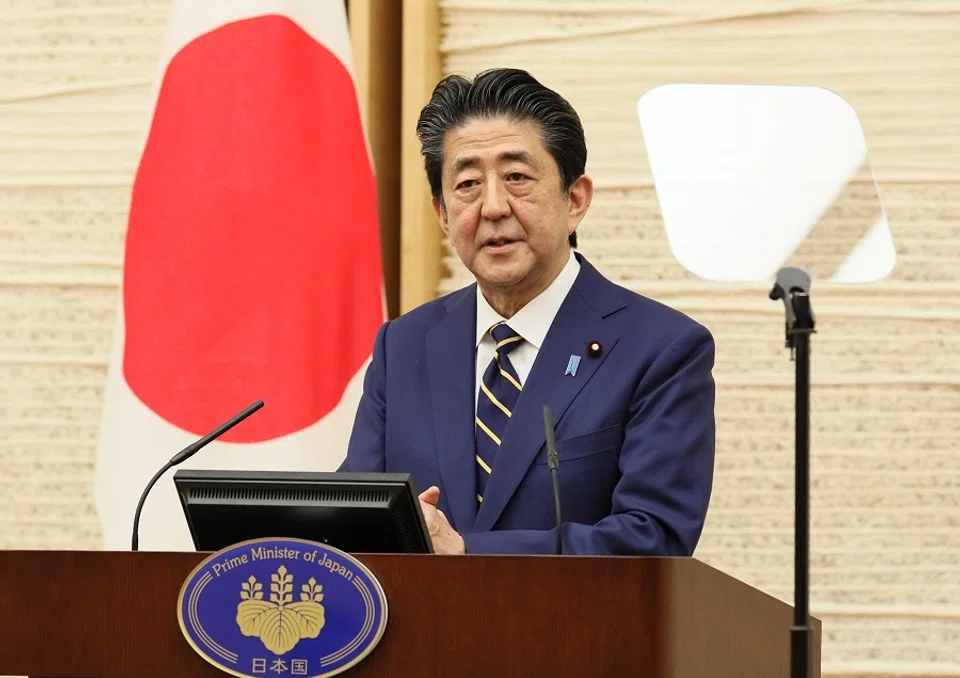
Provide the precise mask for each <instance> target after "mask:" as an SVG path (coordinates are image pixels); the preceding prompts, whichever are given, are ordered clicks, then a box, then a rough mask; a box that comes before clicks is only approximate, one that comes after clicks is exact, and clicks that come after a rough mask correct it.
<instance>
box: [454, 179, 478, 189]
mask: <svg viewBox="0 0 960 678" xmlns="http://www.w3.org/2000/svg"><path fill="white" fill-rule="evenodd" d="M476 184H477V182H476V181H475V180H473V179H467V180H466V181H461V182H460V183H459V184H457V190H459V189H461V188H473V187H474V186H476Z"/></svg>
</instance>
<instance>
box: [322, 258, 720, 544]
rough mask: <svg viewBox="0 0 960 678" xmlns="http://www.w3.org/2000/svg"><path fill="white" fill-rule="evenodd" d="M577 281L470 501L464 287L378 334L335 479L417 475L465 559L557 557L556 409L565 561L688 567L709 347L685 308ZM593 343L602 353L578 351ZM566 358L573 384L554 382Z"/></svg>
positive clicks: (470, 340)
mask: <svg viewBox="0 0 960 678" xmlns="http://www.w3.org/2000/svg"><path fill="white" fill-rule="evenodd" d="M576 256H577V258H578V260H579V261H580V266H581V268H580V272H579V273H578V275H577V279H576V282H575V283H574V285H573V288H572V289H571V290H570V293H569V294H568V295H567V297H566V299H565V300H564V302H563V304H562V306H561V307H560V310H559V312H558V313H557V316H556V318H555V319H554V322H553V324H552V325H551V327H550V330H549V332H548V333H547V336H546V338H545V340H544V342H543V345H542V346H541V348H540V351H539V353H538V354H537V358H536V361H535V362H534V365H533V367H532V369H531V372H530V374H529V376H528V377H527V379H526V381H525V382H524V385H523V391H522V393H521V395H520V399H519V401H518V403H517V405H516V407H515V408H514V411H513V417H512V418H511V419H510V423H509V424H508V426H507V429H506V431H505V434H504V436H503V443H502V445H501V447H500V450H499V452H498V453H497V457H496V461H495V464H494V466H493V468H492V473H491V476H490V479H489V481H488V484H487V488H486V492H485V493H484V500H483V503H482V504H480V505H479V507H478V505H477V503H478V502H477V492H476V480H475V469H474V464H475V463H476V462H475V461H474V454H475V448H474V440H475V437H474V436H475V434H474V430H475V426H474V411H475V410H474V393H475V388H476V385H475V383H474V382H475V381H476V378H475V349H476V346H475V342H476V331H475V325H476V294H477V286H476V284H472V285H470V286H469V287H466V288H464V289H462V290H459V291H457V292H454V293H452V294H449V295H446V296H444V297H441V298H439V299H436V300H434V301H431V302H429V303H427V304H424V305H423V306H420V307H419V308H416V309H414V310H413V311H410V312H409V313H406V314H404V315H402V316H400V317H399V318H396V319H394V320H392V321H389V322H387V323H385V324H384V325H383V326H381V328H380V330H379V332H378V333H377V337H376V341H375V343H374V348H373V357H372V361H371V363H370V365H369V367H368V368H367V372H366V374H365V377H364V386H363V395H362V397H361V400H360V405H359V409H358V412H357V417H356V421H355V424H354V429H353V433H352V435H351V438H350V444H349V448H348V452H347V456H346V459H345V461H344V462H343V464H342V465H341V467H340V470H343V471H380V472H382V471H389V472H405V473H411V474H412V475H413V479H414V482H415V485H416V488H417V491H422V490H424V489H426V488H427V487H429V486H431V485H436V486H437V487H439V488H440V502H439V504H438V508H439V509H440V510H441V511H443V513H444V515H446V517H447V519H448V520H449V521H450V524H451V526H452V527H453V529H455V530H456V531H457V532H459V533H460V534H461V536H462V537H463V538H464V541H465V543H466V549H467V553H553V552H554V550H555V542H556V532H555V529H554V525H555V522H556V521H555V513H554V501H553V489H552V484H551V479H550V471H549V468H548V466H547V456H546V451H545V448H546V446H545V435H544V424H543V405H544V404H546V403H549V404H550V405H551V406H552V408H553V416H554V422H555V431H556V434H555V438H556V444H557V453H558V456H559V459H560V471H559V480H560V493H561V502H562V514H563V538H564V550H565V552H567V553H571V554H628V555H692V554H693V551H694V548H695V546H696V544H697V541H698V540H699V538H700V532H701V530H702V527H703V522H704V518H705V515H706V511H707V505H708V503H709V499H710V493H711V487H712V482H713V464H714V437H715V435H714V433H715V429H714V381H713V377H712V369H713V362H714V350H715V348H714V342H713V337H712V336H711V335H710V333H709V332H708V331H707V330H706V329H705V328H704V327H703V326H702V325H699V324H697V323H696V322H694V321H693V320H692V319H690V318H689V317H687V316H685V315H683V314H681V313H680V312H678V311H676V310H674V309H671V308H669V307H667V306H664V305H662V304H660V303H658V302H655V301H653V300H651V299H647V298H645V297H642V296H640V295H638V294H635V293H633V292H630V291H629V290H626V289H625V288H623V287H621V286H619V285H616V284H614V283H612V282H610V281H609V280H607V279H606V278H604V277H603V276H601V275H600V273H599V272H598V271H597V270H596V269H595V268H594V267H593V266H591V265H590V264H589V263H588V262H587V260H586V259H585V258H584V257H583V256H582V255H581V254H579V253H578V254H577V255H576ZM592 341H598V342H600V344H601V346H602V351H601V352H600V354H599V355H597V356H590V355H588V353H587V345H588V343H590V342H592ZM571 355H579V356H581V358H582V359H581V361H580V365H579V368H578V370H577V372H576V376H570V375H564V372H565V371H566V367H567V363H568V362H569V360H570V356H571Z"/></svg>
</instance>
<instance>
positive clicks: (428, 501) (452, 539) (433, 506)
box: [420, 486, 467, 556]
mask: <svg viewBox="0 0 960 678" xmlns="http://www.w3.org/2000/svg"><path fill="white" fill-rule="evenodd" d="M438 501H440V488H439V487H435V486H433V487H429V488H427V489H426V490H424V491H423V492H421V493H420V508H421V509H423V517H424V519H426V521H427V531H428V532H429V533H430V540H431V541H432V542H433V550H434V552H436V553H439V554H442V555H448V556H459V555H463V554H464V553H466V552H467V550H466V545H465V544H464V542H463V537H461V536H460V535H459V534H458V533H457V532H455V531H454V529H453V528H452V527H450V523H448V522H447V517H446V516H445V515H443V511H441V510H440V509H438V508H437V502H438Z"/></svg>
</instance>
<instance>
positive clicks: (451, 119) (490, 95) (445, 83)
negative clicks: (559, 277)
mask: <svg viewBox="0 0 960 678" xmlns="http://www.w3.org/2000/svg"><path fill="white" fill-rule="evenodd" d="M494 117H505V118H507V119H509V120H513V121H516V122H521V121H531V122H534V123H536V125H537V127H538V128H539V131H540V139H541V140H542V141H543V145H544V146H545V147H546V149H547V151H548V152H549V153H550V155H551V156H552V157H553V159H554V161H555V162H556V163H557V169H559V171H560V189H561V192H562V193H563V196H564V197H565V198H566V197H568V196H569V194H570V187H571V186H572V185H573V182H575V181H576V180H577V179H579V178H580V176H582V175H583V173H584V172H585V171H586V164H587V142H586V140H585V138H584V134H583V126H582V125H581V123H580V117H579V116H578V115H577V112H576V111H575V110H574V109H573V107H572V106H571V105H570V104H569V103H568V102H567V100H566V99H564V98H563V97H561V96H560V95H559V94H557V93H556V92H554V91H553V90H551V89H549V88H547V87H544V86H543V85H541V84H540V83H539V82H538V81H537V80H536V79H535V78H534V77H533V76H532V75H530V74H529V73H527V72H526V71H521V70H518V69H515V68H497V69H493V70H489V71H484V72H482V73H480V74H478V75H477V77H476V78H475V79H474V80H473V82H470V81H469V80H468V79H466V78H464V77H463V76H460V75H449V76H447V77H445V78H444V79H443V80H441V81H440V82H439V83H437V86H436V87H435V88H434V89H433V95H432V96H431V97H430V103H428V104H427V105H426V106H424V107H423V109H422V110H421V111H420V119H419V120H418V121H417V136H418V137H419V138H420V153H421V154H422V155H423V164H424V169H425V170H426V172H427V180H428V181H429V182H430V192H431V193H432V194H433V197H434V198H436V199H437V201H438V202H439V203H440V208H441V210H443V211H444V213H446V205H445V204H444V202H443V191H442V186H441V177H442V174H443V143H444V139H445V138H446V135H447V133H448V132H450V131H451V130H453V129H456V128H457V127H460V126H462V125H465V124H466V123H468V122H469V121H471V120H475V119H483V118H494ZM569 240H570V245H571V247H576V246H577V234H576V232H573V233H571V234H570V238H569Z"/></svg>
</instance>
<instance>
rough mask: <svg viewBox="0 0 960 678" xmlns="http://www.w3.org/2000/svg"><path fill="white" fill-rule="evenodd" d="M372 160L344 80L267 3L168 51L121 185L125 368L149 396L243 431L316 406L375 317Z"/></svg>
mask: <svg viewBox="0 0 960 678" xmlns="http://www.w3.org/2000/svg"><path fill="white" fill-rule="evenodd" d="M377 224H378V222H377V196H376V187H375V181H374V176H373V171H372V169H371V165H370V159H369V156H368V152H367V145H366V141H365V137H364V133H363V128H362V125H361V121H360V111H359V108H358V104H357V97H356V90H355V87H354V83H353V79H352V78H351V76H350V74H349V73H348V72H347V70H346V69H345V67H344V65H343V64H342V63H341V62H340V60H339V59H338V58H337V57H336V56H335V55H334V54H333V53H331V52H330V51H329V50H328V49H326V48H325V47H324V46H323V45H321V44H320V43H318V42H317V41H316V40H314V39H313V38H312V37H311V36H309V35H308V34H307V33H305V32H304V31H303V30H302V29H301V28H300V27H299V26H298V25H297V24H295V23H294V22H292V21H290V20H289V19H286V18H284V17H279V16H265V17H257V18H253V19H248V20H243V21H238V22H236V23H232V24H228V25H225V26H222V27H220V28H218V29H216V30H215V31H213V32H211V33H208V34H205V35H203V36H201V37H199V38H198V39H197V40H195V41H193V42H191V43H189V44H188V45H186V46H185V47H184V48H183V49H182V50H181V51H180V52H179V53H177V54H176V56H175V57H174V58H173V59H172V60H171V61H170V64H169V66H168V68H167V69H166V73H165V75H164V77H163V81H162V84H161V87H160V90H159V95H158V98H157V103H156V107H155V111H154V115H153V120H152V122H151V125H150V132H149V136H148V139H147V142H146V146H145V149H144V152H143V156H142V158H141V163H140V166H139V168H138V171H137V175H136V180H135V182H134V186H133V195H132V203H131V208H130V219H129V226H128V232H127V242H126V258H125V264H124V282H123V308H124V313H125V318H124V320H125V343H124V353H123V369H124V375H125V378H126V380H127V383H128V384H129V385H130V387H131V389H132V390H133V392H134V393H135V394H136V395H137V397H138V398H140V400H142V401H143V402H144V403H145V404H146V405H147V406H148V407H150V408H151V409H152V410H153V411H155V412H156V413H157V414H158V415H159V416H161V417H163V418H164V419H166V420H168V421H169V422H171V423H172V424H175V425H176V426H179V427H181V428H183V429H185V430H187V431H190V432H192V433H194V434H196V435H202V434H205V433H207V432H208V431H209V430H211V429H212V428H214V427H215V426H217V425H218V424H220V423H221V422H223V421H225V420H226V419H228V418H229V417H230V416H232V415H233V414H234V413H236V412H239V411H240V410H242V409H243V408H244V407H246V406H247V405H249V404H250V403H252V402H254V401H255V400H257V399H260V398H262V399H263V401H264V404H265V406H264V408H263V410H261V411H260V412H258V413H257V414H255V415H254V416H252V417H250V418H249V419H248V420H246V421H244V422H243V423H242V424H240V425H239V426H237V427H236V428H234V429H233V430H232V431H230V432H228V433H227V434H225V435H224V436H223V437H222V438H221V439H222V440H229V441H234V442H255V441H262V440H267V439H271V438H276V437H278V436H282V435H285V434H289V433H293V432H295V431H298V430H300V429H302V428H304V427H306V426H309V425H311V424H313V423H315V422H316V421H318V420H319V419H321V418H323V417H324V416H325V415H326V414H328V413H329V412H330V411H331V410H332V409H333V408H334V407H335V406H336V405H337V404H338V402H339V401H340V399H341V397H342V396H343V393H344V389H345V387H346V386H347V383H348V382H349V381H350V379H351V378H352V377H353V376H354V375H355V374H356V373H357V371H358V370H359V369H360V368H361V367H362V365H363V363H364V361H365V360H366V358H367V357H368V356H369V355H370V351H371V348H372V345H373V338H374V336H375V333H376V330H377V328H378V327H379V325H380V323H381V322H382V321H383V310H382V309H383V305H382V304H383V302H382V282H381V280H382V274H381V261H380V238H379V232H378V225H377Z"/></svg>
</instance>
